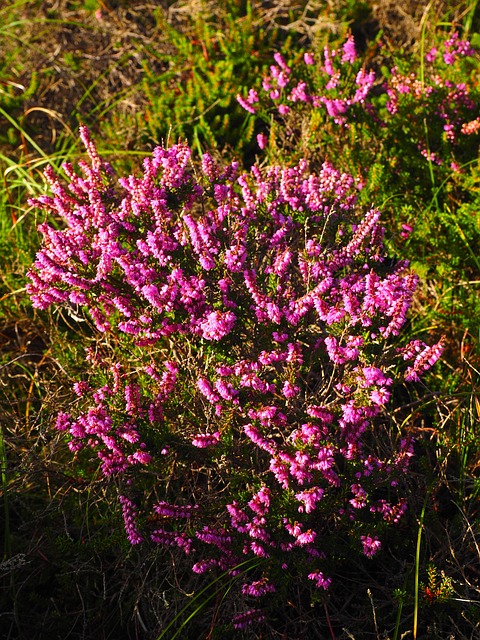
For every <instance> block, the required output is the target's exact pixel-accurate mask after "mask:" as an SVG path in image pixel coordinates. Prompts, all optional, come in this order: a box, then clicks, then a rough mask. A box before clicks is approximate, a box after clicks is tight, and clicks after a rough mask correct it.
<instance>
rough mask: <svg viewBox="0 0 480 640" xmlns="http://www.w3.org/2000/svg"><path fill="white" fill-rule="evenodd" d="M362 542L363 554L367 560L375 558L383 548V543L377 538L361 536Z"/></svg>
mask: <svg viewBox="0 0 480 640" xmlns="http://www.w3.org/2000/svg"><path fill="white" fill-rule="evenodd" d="M360 540H361V543H362V546H363V553H364V554H365V555H366V556H367V558H373V556H374V555H375V554H376V553H377V551H378V550H379V549H380V547H381V546H382V543H381V542H380V540H379V539H378V537H377V536H373V537H372V536H360Z"/></svg>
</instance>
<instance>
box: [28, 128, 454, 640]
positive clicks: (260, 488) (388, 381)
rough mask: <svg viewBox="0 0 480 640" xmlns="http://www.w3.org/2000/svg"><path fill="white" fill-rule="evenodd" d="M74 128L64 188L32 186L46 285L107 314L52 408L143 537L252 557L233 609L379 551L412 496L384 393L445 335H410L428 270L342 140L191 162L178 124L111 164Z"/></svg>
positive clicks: (259, 616) (310, 585)
mask: <svg viewBox="0 0 480 640" xmlns="http://www.w3.org/2000/svg"><path fill="white" fill-rule="evenodd" d="M80 135H81V138H82V141H83V143H84V145H85V147H86V149H87V153H88V156H89V158H90V163H87V162H85V161H80V162H79V167H80V169H81V173H78V172H76V171H75V170H74V168H73V166H72V165H71V164H69V163H65V164H64V165H63V167H62V169H63V173H64V175H65V176H66V178H67V182H66V184H65V181H64V180H61V179H60V178H59V177H57V175H55V173H54V171H53V170H52V169H50V168H49V169H47V170H46V171H45V176H46V179H47V180H48V182H49V184H50V188H51V191H52V192H53V195H42V196H40V197H37V198H34V199H33V200H31V204H32V205H33V206H34V207H36V208H38V209H41V210H43V211H45V212H48V215H49V216H50V220H51V222H46V223H44V224H42V225H41V226H40V227H39V230H40V232H41V234H42V236H43V244H42V247H41V249H40V251H39V252H38V253H37V257H36V260H35V263H34V265H33V266H32V268H31V269H30V271H29V274H28V277H29V284H28V285H27V290H28V293H29V295H30V297H31V299H32V302H33V305H34V306H35V307H37V308H39V309H47V308H49V307H52V306H54V307H62V308H64V309H65V310H66V312H67V313H71V314H72V316H73V317H74V318H80V317H81V315H82V314H86V316H85V317H86V318H90V321H91V323H92V337H93V342H92V345H91V346H89V347H88V348H87V350H86V352H85V360H84V371H85V373H84V375H83V377H82V379H80V380H78V381H77V382H76V383H75V385H74V387H73V391H74V394H75V396H76V400H75V401H74V402H73V404H72V406H71V407H64V408H63V409H62V411H60V412H59V413H58V415H57V418H56V423H55V425H56V428H57V429H58V430H60V431H61V432H64V433H65V436H66V438H67V440H68V446H69V448H70V449H71V451H72V452H74V454H75V456H77V457H85V458H86V459H87V460H90V459H91V458H92V454H95V456H96V458H97V460H98V465H99V470H100V472H101V473H102V475H103V476H104V477H105V479H106V480H109V481H111V482H112V483H114V484H115V486H116V487H117V488H118V494H119V510H120V512H121V514H122V516H123V521H124V524H125V531H126V535H127V537H128V540H129V541H130V543H131V544H132V545H134V546H136V545H140V544H147V543H149V544H153V545H159V546H160V547H162V548H165V549H167V550H168V549H171V550H172V552H173V551H174V552H175V553H177V554H178V553H180V554H183V555H184V557H185V562H188V563H189V564H190V566H191V568H192V570H193V572H195V573H196V574H199V575H202V574H207V573H210V572H219V573H220V574H222V573H226V574H227V575H230V576H231V578H232V579H233V578H236V577H237V576H239V575H240V576H241V579H240V580H238V581H237V582H236V584H237V585H238V588H237V591H236V598H235V600H233V599H231V601H230V602H229V603H228V607H227V609H226V611H228V612H229V614H230V619H231V620H233V627H234V628H236V629H242V628H244V627H246V626H248V625H250V624H252V623H255V624H256V623H259V622H260V621H261V620H263V619H264V617H265V615H266V614H265V611H266V610H268V605H269V601H270V600H271V598H272V597H273V595H272V594H274V593H277V594H278V593H283V592H284V591H285V590H288V588H292V586H295V587H296V588H297V587H298V588H302V589H304V590H306V591H307V593H310V597H311V598H312V600H313V601H315V600H318V599H320V600H321V597H322V594H323V593H325V592H326V591H328V589H329V587H330V584H331V581H332V579H334V576H335V563H336V560H338V558H340V557H344V556H345V555H346V554H347V553H349V552H350V553H351V549H356V550H357V551H358V553H359V554H360V555H362V554H363V556H364V557H366V558H371V557H373V556H375V555H376V554H378V553H380V550H381V547H382V536H383V534H384V532H385V529H386V528H387V527H389V526H395V525H397V523H398V522H399V521H400V520H401V518H402V516H403V514H404V513H405V511H406V509H407V508H408V504H407V500H406V497H405V495H404V493H403V489H402V487H403V483H402V477H403V476H404V475H405V473H406V471H407V469H408V468H409V463H410V460H411V458H412V455H413V440H412V438H411V436H409V435H407V434H406V433H403V432H402V431H401V430H400V429H399V428H398V427H397V426H395V425H394V424H393V422H392V420H391V417H390V414H389V413H390V412H389V406H390V401H391V397H392V394H395V393H396V390H397V389H398V388H400V387H401V386H403V385H405V384H411V383H415V382H418V381H419V380H420V378H421V376H422V375H423V374H424V373H425V372H426V371H428V370H429V369H430V368H431V367H432V366H433V365H434V364H435V362H436V361H437V360H438V358H439V357H440V355H441V352H442V349H443V341H442V340H440V341H439V342H437V343H436V344H433V345H432V346H429V345H427V344H426V343H424V342H423V341H421V340H418V339H415V340H409V341H408V340H407V341H403V343H402V342H401V341H399V338H398V336H399V335H400V334H401V331H402V328H403V327H404V325H405V322H406V314H407V312H408V310H409V307H410V305H411V302H412V297H413V295H414V292H415V288H416V285H417V277H416V276H415V275H414V274H413V273H412V272H411V271H410V269H409V267H408V263H407V262H406V261H403V260H401V261H397V262H393V263H392V262H389V261H387V260H385V251H384V247H383V236H384V229H383V227H382V226H381V224H380V211H379V210H378V209H375V208H371V209H369V210H368V211H366V212H364V211H362V208H361V207H360V206H359V205H358V195H359V189H360V187H361V185H359V184H358V183H357V182H356V180H355V179H354V178H353V177H352V176H350V175H349V174H347V173H340V172H339V171H338V170H336V169H334V168H333V167H332V165H330V164H329V163H327V162H325V163H324V164H323V165H322V167H321V169H320V171H319V172H318V173H317V174H314V173H311V172H310V171H309V168H308V165H307V163H306V161H300V162H299V163H298V164H297V165H296V166H293V167H291V168H283V169H282V168H280V167H278V166H272V167H270V168H268V169H264V170H263V171H262V170H260V169H259V168H258V167H256V166H254V167H252V169H251V171H250V172H248V173H240V172H239V170H238V166H237V164H236V163H232V164H229V165H226V166H224V167H221V166H218V165H217V164H215V162H214V161H213V160H212V158H211V157H210V156H209V155H208V154H205V155H204V156H203V157H202V159H201V162H199V165H198V166H197V167H196V168H195V166H194V165H192V164H191V157H190V156H191V150H190V149H189V147H188V146H187V145H186V144H178V145H175V146H173V147H171V148H165V147H157V148H156V149H155V150H154V151H153V154H152V156H151V157H148V158H146V159H145V160H144V162H143V173H142V174H141V175H129V176H126V177H119V178H117V177H116V176H115V173H114V171H113V169H112V167H111V166H110V165H109V164H108V163H107V162H105V161H104V160H102V158H101V157H100V156H99V154H98V152H97V150H96V147H95V145H94V143H93V142H92V140H91V139H90V135H89V132H88V130H87V129H86V128H85V127H82V128H81V130H80ZM95 336H97V339H96V340H95ZM109 345H111V346H110V348H109ZM250 559H252V560H257V561H258V564H257V565H254V566H253V568H252V567H250V570H249V571H248V574H247V573H246V572H245V574H243V573H242V570H241V569H239V567H241V566H242V564H243V563H245V561H248V560H250ZM207 580H208V578H207ZM232 593H233V591H232ZM231 616H233V618H232V617H231ZM227 619H228V614H227Z"/></svg>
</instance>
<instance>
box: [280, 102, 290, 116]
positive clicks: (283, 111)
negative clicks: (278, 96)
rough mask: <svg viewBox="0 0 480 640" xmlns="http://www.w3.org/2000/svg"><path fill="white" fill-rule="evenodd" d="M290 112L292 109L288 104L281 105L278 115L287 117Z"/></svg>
mask: <svg viewBox="0 0 480 640" xmlns="http://www.w3.org/2000/svg"><path fill="white" fill-rule="evenodd" d="M289 111H290V107H289V106H287V105H286V104H279V105H278V113H279V114H280V115H281V116H286V115H287V113H289Z"/></svg>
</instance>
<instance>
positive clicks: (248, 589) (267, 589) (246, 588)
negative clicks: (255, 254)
mask: <svg viewBox="0 0 480 640" xmlns="http://www.w3.org/2000/svg"><path fill="white" fill-rule="evenodd" d="M274 592H275V587H274V585H273V584H271V583H269V581H268V578H262V579H261V580H255V581H254V582H250V583H245V584H243V585H242V593H243V595H244V596H251V597H253V598H260V597H261V596H263V595H265V594H266V593H274Z"/></svg>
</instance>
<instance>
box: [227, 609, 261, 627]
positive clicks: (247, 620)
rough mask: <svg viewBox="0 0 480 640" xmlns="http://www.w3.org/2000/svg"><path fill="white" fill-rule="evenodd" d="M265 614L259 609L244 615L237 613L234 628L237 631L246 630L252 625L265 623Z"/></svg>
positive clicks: (251, 610)
mask: <svg viewBox="0 0 480 640" xmlns="http://www.w3.org/2000/svg"><path fill="white" fill-rule="evenodd" d="M264 620H265V614H264V613H263V612H262V611H259V610H258V609H248V610H247V611H244V612H243V613H237V614H236V615H234V616H233V626H234V627H235V629H246V627H248V626H249V625H251V624H254V623H256V622H263V621H264Z"/></svg>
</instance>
